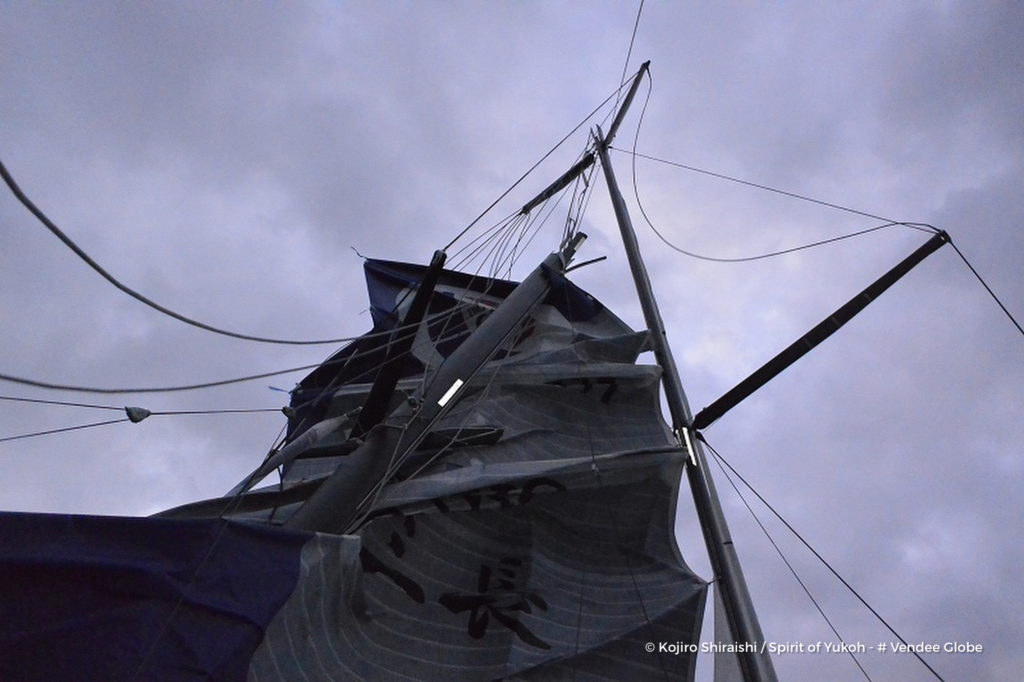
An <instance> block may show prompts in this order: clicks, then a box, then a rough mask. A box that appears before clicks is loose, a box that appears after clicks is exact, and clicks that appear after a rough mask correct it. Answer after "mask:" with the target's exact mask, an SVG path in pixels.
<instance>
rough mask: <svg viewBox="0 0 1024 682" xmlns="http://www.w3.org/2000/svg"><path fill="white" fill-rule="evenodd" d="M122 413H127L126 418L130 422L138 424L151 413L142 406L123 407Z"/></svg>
mask: <svg viewBox="0 0 1024 682" xmlns="http://www.w3.org/2000/svg"><path fill="white" fill-rule="evenodd" d="M124 413H125V414H127V415H128V420H129V421H131V423H132V424H138V423H139V422H140V421H142V420H143V419H145V418H146V417H148V416H149V415H151V414H153V413H152V412H150V411H149V410H147V409H146V408H144V407H125V408H124Z"/></svg>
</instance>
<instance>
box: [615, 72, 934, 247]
mask: <svg viewBox="0 0 1024 682" xmlns="http://www.w3.org/2000/svg"><path fill="white" fill-rule="evenodd" d="M647 78H648V88H647V97H646V98H645V99H644V105H643V107H642V108H641V110H640V120H639V122H638V123H637V127H636V133H635V134H634V136H633V149H632V151H627V150H623V149H617V148H615V147H609V149H615V150H616V151H620V152H623V153H625V154H629V155H630V158H631V161H632V176H633V195H634V197H635V198H636V203H637V207H638V208H639V209H640V214H641V215H642V216H643V218H644V221H645V222H646V223H647V226H648V227H650V228H651V230H652V231H653V232H654V234H656V235H657V236H658V238H659V239H661V241H662V242H664V243H665V245H666V246H668V247H669V248H671V249H673V250H674V251H677V252H679V253H681V254H683V255H686V256H690V257H691V258H697V259H699V260H705V261H711V262H715V263H747V262H750V261H756V260H762V259H765V258H773V257H775V256H781V255H784V254H787V253H793V252H795V251H802V250H804V249H810V248H814V247H817V246H822V245H824V244H831V243H832V242H838V241H841V240H844V239H849V238H851V237H858V236H860V235H863V234H867V233H869V232H874V231H876V230H881V229H884V228H887V227H894V226H896V225H902V226H905V227H910V228H912V229H920V230H925V231H927V230H931V231H932V232H938V230H937V228H935V227H932V226H931V225H925V224H923V223H908V222H903V221H896V220H891V219H888V218H883V217H881V216H876V215H873V214H870V213H866V212H864V211H858V210H856V209H851V208H847V207H845V206H840V205H838V204H832V203H829V202H826V201H820V200H818V199H812V198H810V197H806V196H803V195H800V194H795V193H793V192H787V191H785V190H780V189H776V188H774V187H769V186H767V185H761V184H757V183H754V182H749V181H746V180H740V179H738V178H733V177H730V176H727V175H722V174H720V173H713V172H711V171H705V170H702V169H699V168H694V167H692V166H686V165H684V164H680V163H675V162H673V161H667V160H665V159H659V158H655V157H653V156H647V155H645V154H640V153H638V152H637V151H636V148H637V144H638V141H639V139H640V128H641V127H642V124H643V119H644V115H645V114H646V113H647V105H648V104H649V103H650V100H651V92H652V91H653V89H654V79H653V77H652V76H651V74H650V71H648V73H647ZM637 157H641V158H645V159H649V160H652V161H658V162H660V163H665V164H668V165H671V166H677V167H679V168H683V169H686V170H692V171H696V172H700V173H704V174H707V175H711V176H713V177H716V178H721V179H724V180H731V181H733V182H738V183H741V184H744V185H748V186H751V187H756V188H758V189H763V190H767V191H770V192H776V193H779V194H783V195H785V196H788V197H792V198H796V199H801V200H804V201H810V202H812V203H816V204H820V205H823V206H828V207H830V208H835V209H840V210H843V211H849V212H852V213H856V214H858V215H861V216H867V217H870V218H875V219H876V220H884V221H886V222H885V223H884V224H882V225H876V226H874V227H869V228H867V229H864V230H858V231H856V232H851V233H849V234H844V235H840V236H838V237H831V238H829V239H822V240H819V241H816V242H812V243H809V244H803V245H801V246H795V247H791V248H787V249H781V250H779V251H772V252H770V253H763V254H760V255H756V256H745V257H740V258H719V257H715V256H705V255H702V254H699V253H694V252H693V251H688V250H686V249H683V248H681V247H679V246H678V245H676V244H673V243H672V242H670V241H669V240H668V238H666V237H665V235H663V234H662V233H661V231H659V230H658V228H656V227H655V226H654V223H653V222H652V221H651V218H650V216H649V215H648V214H647V210H646V209H645V208H644V205H643V201H642V200H641V199H640V188H639V186H638V184H637V172H636V160H637ZM926 228H927V229H926Z"/></svg>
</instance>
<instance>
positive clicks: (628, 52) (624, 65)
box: [615, 0, 644, 105]
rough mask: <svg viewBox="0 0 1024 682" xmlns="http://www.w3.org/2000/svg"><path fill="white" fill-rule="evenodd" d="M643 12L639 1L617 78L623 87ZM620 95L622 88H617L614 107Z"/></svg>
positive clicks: (642, 1) (641, 1) (642, 5)
mask: <svg viewBox="0 0 1024 682" xmlns="http://www.w3.org/2000/svg"><path fill="white" fill-rule="evenodd" d="M643 11H644V0H640V6H639V7H637V10H636V21H634V22H633V34H632V35H631V36H630V37H629V48H628V49H627V50H626V61H624V62H623V63H622V76H621V77H620V78H619V83H622V84H623V85H625V83H626V69H628V68H629V60H630V57H632V56H633V43H635V42H636V32H637V29H638V28H639V27H640V15H641V14H643ZM621 93H622V88H621V86H620V87H619V95H617V96H616V100H615V103H616V105H617V104H618V103H619V100H618V97H619V96H621Z"/></svg>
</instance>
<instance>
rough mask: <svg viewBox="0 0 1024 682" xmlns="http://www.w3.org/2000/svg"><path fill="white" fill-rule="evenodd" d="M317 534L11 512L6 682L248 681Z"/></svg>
mask: <svg viewBox="0 0 1024 682" xmlns="http://www.w3.org/2000/svg"><path fill="white" fill-rule="evenodd" d="M312 537H313V535H312V534H311V533H302V532H294V531H284V530H281V529H278V528H271V527H266V526H262V527H261V526H254V525H248V524H242V523H237V522H233V521H225V520H218V519H209V520H187V521H180V520H168V519H139V518H120V517H99V516H71V515H57V514H18V513H5V514H0V548H2V551H0V604H2V605H3V608H2V617H0V680H5V681H6V682H13V681H16V680H18V681H20V680H26V681H27V680H33V681H35V680H38V681H39V682H53V681H61V680H161V681H162V680H166V681H168V682H170V681H172V680H182V681H185V680H245V679H246V677H247V675H248V669H249V664H250V660H251V658H252V655H253V651H254V650H255V649H256V647H257V646H258V645H259V643H260V641H261V640H262V638H263V632H264V630H265V629H266V627H267V625H268V624H269V623H270V622H271V620H272V619H273V617H274V615H275V614H276V613H277V612H278V610H279V609H280V608H281V606H282V605H283V604H284V603H285V602H286V600H287V599H288V597H289V596H290V595H291V594H292V592H293V591H294V589H295V586H296V583H297V581H298V578H299V576H300V561H299V557H300V552H301V550H302V547H303V546H304V545H305V544H306V543H307V542H308V541H309V540H310V539H312Z"/></svg>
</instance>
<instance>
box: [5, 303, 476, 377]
mask: <svg viewBox="0 0 1024 682" xmlns="http://www.w3.org/2000/svg"><path fill="white" fill-rule="evenodd" d="M458 312H461V307H455V308H453V309H452V310H449V311H445V312H444V313H439V314H435V315H433V316H429V317H428V318H426V319H427V321H429V322H430V323H433V322H436V321H439V320H442V319H444V318H446V317H449V316H451V315H454V314H457V313H458ZM409 328H410V327H409V326H400V327H396V328H395V329H389V330H385V331H379V332H368V333H367V334H365V335H363V336H353V337H349V338H348V339H346V340H347V341H359V340H372V339H374V338H378V337H384V336H390V335H391V334H392V333H393V332H394V331H399V330H403V329H409ZM442 340H443V339H442ZM373 352H375V349H370V350H366V351H357V352H355V353H353V354H352V355H351V356H349V357H347V358H344V359H335V360H325V361H323V362H318V363H316V364H311V365H302V366H299V367H290V368H288V369H281V370H274V371H271V372H262V373H260V374H250V375H248V376H243V377H236V378H233V379H221V380H217V381H208V382H203V383H197V384H184V385H178V386H150V387H137V388H100V387H95V386H74V385H69V384H56V383H52V382H46V381H40V380H38V379H27V378H24V377H17V376H13V375H10V374H0V381H7V382H10V383H14V384H21V385H23V386H32V387H35V388H43V389H49V390H56V391H67V392H71V393H96V394H104V395H116V394H125V393H175V392H180V391H194V390H199V389H206V388H217V387H220V386H228V385H231V384H240V383H244V382H247V381H255V380H257V379H268V378H270V377H276V376H281V375H284V374H291V373H293V372H302V371H308V370H311V369H316V368H318V367H329V366H332V365H334V364H341V363H343V362H348V361H349V360H350V359H353V358H355V357H363V356H365V355H369V354H371V353H373ZM371 369H375V368H371Z"/></svg>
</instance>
